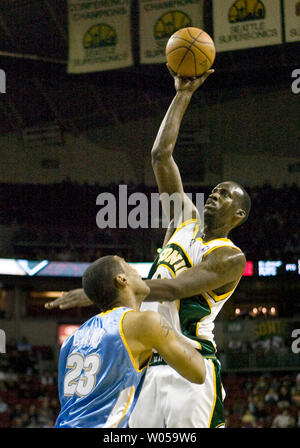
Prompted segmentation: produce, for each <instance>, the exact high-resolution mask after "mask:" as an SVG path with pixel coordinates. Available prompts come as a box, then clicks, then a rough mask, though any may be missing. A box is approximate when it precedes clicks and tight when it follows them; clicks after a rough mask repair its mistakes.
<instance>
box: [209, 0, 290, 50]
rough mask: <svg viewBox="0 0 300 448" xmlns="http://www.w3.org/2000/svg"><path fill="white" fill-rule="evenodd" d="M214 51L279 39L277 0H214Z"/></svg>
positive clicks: (262, 43) (263, 44)
mask: <svg viewBox="0 0 300 448" xmlns="http://www.w3.org/2000/svg"><path fill="white" fill-rule="evenodd" d="M213 22H214V36H213V38H214V41H215V45H216V50H217V52H221V51H231V50H241V49H245V48H254V47H264V46H267V45H278V44H281V43H282V26H281V6H280V0H262V1H261V0H214V1H213Z"/></svg>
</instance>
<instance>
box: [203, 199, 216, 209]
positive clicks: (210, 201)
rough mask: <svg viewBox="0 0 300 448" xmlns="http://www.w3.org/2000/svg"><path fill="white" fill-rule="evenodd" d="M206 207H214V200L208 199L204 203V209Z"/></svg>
mask: <svg viewBox="0 0 300 448" xmlns="http://www.w3.org/2000/svg"><path fill="white" fill-rule="evenodd" d="M208 205H212V206H215V205H216V201H214V200H213V199H211V198H208V199H207V201H206V203H205V207H206V206H208Z"/></svg>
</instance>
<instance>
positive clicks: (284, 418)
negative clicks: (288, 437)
mask: <svg viewBox="0 0 300 448" xmlns="http://www.w3.org/2000/svg"><path fill="white" fill-rule="evenodd" d="M294 426H295V420H294V418H293V417H291V416H290V415H289V412H288V410H287V409H282V410H281V412H280V413H279V414H278V415H276V417H275V418H274V420H273V422H272V428H293V427H294Z"/></svg>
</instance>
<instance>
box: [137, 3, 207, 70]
mask: <svg viewBox="0 0 300 448" xmlns="http://www.w3.org/2000/svg"><path fill="white" fill-rule="evenodd" d="M139 7H140V62H141V63H142V64H156V63H165V62H166V57H165V48H166V44H167V41H168V39H169V37H170V36H171V35H172V34H173V33H175V31H177V30H179V29H180V28H185V27H188V26H193V27H196V28H203V0H169V1H164V0H139Z"/></svg>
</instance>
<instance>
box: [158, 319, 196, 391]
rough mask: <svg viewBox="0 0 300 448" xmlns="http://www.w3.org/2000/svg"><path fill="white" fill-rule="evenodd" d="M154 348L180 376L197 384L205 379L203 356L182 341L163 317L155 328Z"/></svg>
mask: <svg viewBox="0 0 300 448" xmlns="http://www.w3.org/2000/svg"><path fill="white" fill-rule="evenodd" d="M152 343H153V348H155V350H157V351H158V353H159V354H160V355H161V356H162V358H163V359H164V360H165V361H166V363H167V364H169V365H170V366H171V367H173V368H174V369H175V370H176V371H177V372H178V373H179V374H180V375H182V376H183V377H185V378H186V379H187V380H189V381H191V382H195V383H202V382H203V381H204V378H205V364H204V361H203V358H202V356H201V355H200V354H199V353H198V352H197V351H196V350H195V349H194V348H193V347H192V346H191V345H190V344H189V343H187V342H186V341H184V340H183V339H180V338H179V337H178V336H177V335H176V334H175V332H174V330H173V328H172V325H171V324H170V323H169V322H168V321H167V320H166V319H165V318H164V317H163V316H160V317H159V323H158V322H157V324H156V325H155V326H154V331H153V340H152Z"/></svg>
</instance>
